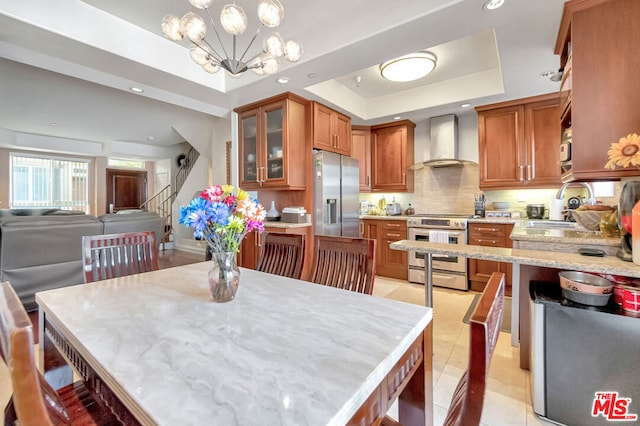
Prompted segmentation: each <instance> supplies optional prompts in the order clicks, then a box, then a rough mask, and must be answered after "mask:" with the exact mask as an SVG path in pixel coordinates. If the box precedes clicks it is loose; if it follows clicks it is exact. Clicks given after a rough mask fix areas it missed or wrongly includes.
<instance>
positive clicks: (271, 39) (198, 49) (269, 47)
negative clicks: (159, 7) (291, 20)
mask: <svg viewBox="0 0 640 426" xmlns="http://www.w3.org/2000/svg"><path fill="white" fill-rule="evenodd" d="M189 3H191V4H192V5H193V6H194V7H196V8H198V9H202V10H204V11H205V12H206V13H207V15H208V17H209V21H210V22H211V28H212V29H213V32H214V33H215V36H216V39H217V44H215V47H214V45H212V44H210V43H209V42H208V41H206V40H205V36H206V35H207V26H206V24H205V21H204V19H203V18H202V17H201V16H200V15H198V14H196V13H193V12H188V13H186V14H185V15H184V16H183V17H182V18H178V17H177V16H174V15H171V14H169V15H166V16H165V17H164V19H163V20H162V32H163V33H164V35H165V37H167V38H168V39H170V40H174V41H179V40H182V39H183V38H185V37H186V38H187V39H189V40H190V41H191V43H193V45H192V46H191V48H190V54H191V59H193V60H194V61H195V62H196V63H197V64H198V65H200V66H202V68H203V69H204V70H205V71H206V72H208V73H211V74H215V73H217V72H218V71H219V70H220V69H224V70H226V71H227V72H228V73H229V74H231V75H232V76H236V75H239V74H242V73H243V72H245V71H247V70H249V69H251V70H253V71H254V72H255V73H256V74H260V75H262V74H274V73H276V72H278V70H279V69H280V58H283V57H284V58H285V59H286V60H288V61H289V62H297V61H298V60H300V57H301V56H302V45H301V44H300V43H298V42H297V41H294V40H288V41H286V42H285V41H284V40H283V38H282V36H281V35H280V34H279V33H278V32H273V33H271V34H269V35H268V36H267V37H265V38H264V40H263V42H262V51H261V52H260V53H259V54H257V55H256V56H254V57H251V58H249V59H245V57H246V55H247V52H249V49H250V48H251V46H252V45H253V42H254V41H255V40H256V38H257V37H258V34H259V33H260V30H262V28H263V27H269V28H275V27H277V26H278V25H280V23H282V20H283V19H284V7H283V6H282V4H281V3H280V1H278V0H259V1H258V18H260V22H261V24H260V26H259V27H258V29H257V31H256V33H255V34H254V35H253V37H252V38H251V41H249V44H248V45H247V47H246V48H245V49H244V51H243V52H242V54H241V55H239V56H238V50H237V46H236V37H237V36H239V35H241V34H243V33H244V32H245V30H246V29H247V15H246V14H245V12H244V10H243V9H242V8H241V7H240V6H238V5H236V4H235V0H234V2H233V4H227V5H225V6H224V7H223V8H222V11H221V12H220V25H219V26H217V25H216V24H215V23H214V21H213V18H212V16H211V13H210V12H209V6H210V5H211V3H213V0H189ZM219 27H222V29H223V30H224V31H225V32H227V33H228V34H230V35H231V36H232V45H231V47H230V52H229V51H227V48H225V46H224V43H223V42H222V38H221V31H220V28H219ZM222 34H224V33H222ZM229 53H231V54H229Z"/></svg>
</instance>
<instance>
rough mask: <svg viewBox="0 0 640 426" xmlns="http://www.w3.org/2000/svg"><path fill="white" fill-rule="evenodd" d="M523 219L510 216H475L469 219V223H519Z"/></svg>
mask: <svg viewBox="0 0 640 426" xmlns="http://www.w3.org/2000/svg"><path fill="white" fill-rule="evenodd" d="M521 221H522V219H516V218H510V217H474V218H471V219H469V223H519V222H521Z"/></svg>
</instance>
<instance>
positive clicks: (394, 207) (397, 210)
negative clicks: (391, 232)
mask: <svg viewBox="0 0 640 426" xmlns="http://www.w3.org/2000/svg"><path fill="white" fill-rule="evenodd" d="M386 211H387V216H399V215H401V214H402V207H400V203H398V202H397V201H396V197H393V199H392V200H391V202H390V203H387V207H386Z"/></svg>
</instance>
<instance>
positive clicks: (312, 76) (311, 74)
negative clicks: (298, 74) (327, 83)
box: [307, 72, 318, 78]
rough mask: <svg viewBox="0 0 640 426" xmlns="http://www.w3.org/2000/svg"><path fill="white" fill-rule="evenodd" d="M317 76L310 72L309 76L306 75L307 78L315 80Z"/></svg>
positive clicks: (315, 73)
mask: <svg viewBox="0 0 640 426" xmlns="http://www.w3.org/2000/svg"><path fill="white" fill-rule="evenodd" d="M317 76H318V73H317V72H310V73H309V74H307V78H316V77H317Z"/></svg>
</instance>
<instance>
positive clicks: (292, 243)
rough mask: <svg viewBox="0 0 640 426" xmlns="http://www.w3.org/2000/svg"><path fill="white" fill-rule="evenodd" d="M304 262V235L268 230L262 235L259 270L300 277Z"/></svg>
mask: <svg viewBox="0 0 640 426" xmlns="http://www.w3.org/2000/svg"><path fill="white" fill-rule="evenodd" d="M303 262H304V235H298V234H282V233H275V232H268V233H266V234H264V235H263V236H262V247H261V248H260V258H259V259H258V268H257V270H258V271H262V272H267V273H269V274H276V275H281V276H283V277H289V278H296V279H299V278H300V274H301V273H302V264H303Z"/></svg>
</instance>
